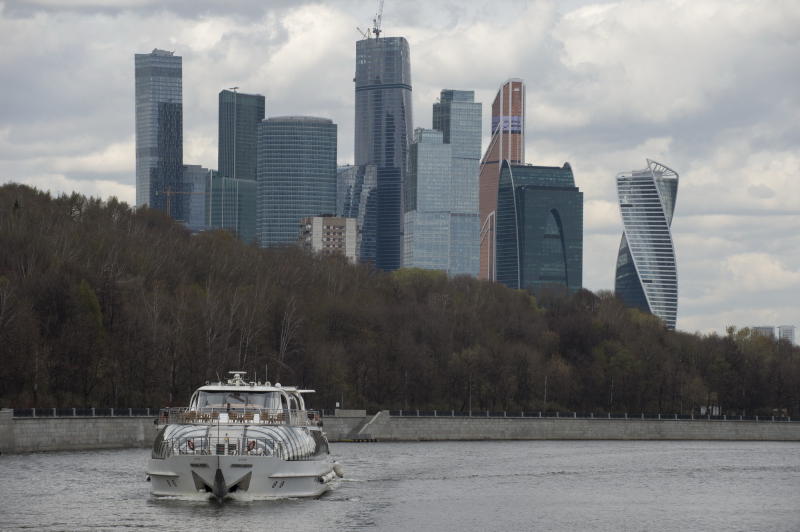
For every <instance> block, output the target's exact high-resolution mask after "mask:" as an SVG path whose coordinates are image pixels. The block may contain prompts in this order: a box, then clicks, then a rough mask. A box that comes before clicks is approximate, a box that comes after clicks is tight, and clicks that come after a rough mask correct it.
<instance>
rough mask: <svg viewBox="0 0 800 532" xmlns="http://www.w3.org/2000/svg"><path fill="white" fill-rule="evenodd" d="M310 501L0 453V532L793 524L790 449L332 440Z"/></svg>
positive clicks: (137, 460)
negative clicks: (198, 487)
mask: <svg viewBox="0 0 800 532" xmlns="http://www.w3.org/2000/svg"><path fill="white" fill-rule="evenodd" d="M331 451H332V453H333V454H334V455H335V456H336V457H337V459H338V460H339V461H340V462H341V463H342V464H343V465H344V467H345V474H346V477H345V479H344V480H343V481H340V482H339V483H338V485H337V486H336V487H335V489H334V490H332V491H331V492H330V493H328V494H327V495H325V496H323V497H322V498H320V499H318V500H306V499H300V500H283V501H251V502H248V501H235V500H234V501H228V502H226V503H225V504H223V505H219V504H217V503H216V502H213V501H206V500H200V501H187V500H175V499H166V500H165V499H155V498H153V497H151V496H150V495H149V491H148V489H149V483H147V482H146V481H145V475H144V468H145V463H146V460H147V457H148V455H149V451H147V450H145V449H129V450H118V451H96V452H81V453H47V454H28V455H4V456H0V478H1V479H2V482H1V483H0V529H2V530H18V529H35V530H106V529H124V528H135V529H148V528H158V529H161V530H203V529H205V530H245V529H254V530H261V529H265V528H271V529H276V530H287V531H288V530H301V531H302V530H308V531H311V530H417V531H419V530H453V531H455V530H590V529H591V530H607V531H612V530H742V531H745V530H747V531H751V530H778V531H780V530H784V531H797V530H800V443H777V442H776V443H759V442H739V443H736V442H609V441H600V442H586V441H583V442H562V441H558V442H554V441H545V442H542V441H537V442H533V441H531V442H512V441H510V442H437V443H432V442H422V443H361V444H359V443H347V444H345V443H339V444H332V445H331Z"/></svg>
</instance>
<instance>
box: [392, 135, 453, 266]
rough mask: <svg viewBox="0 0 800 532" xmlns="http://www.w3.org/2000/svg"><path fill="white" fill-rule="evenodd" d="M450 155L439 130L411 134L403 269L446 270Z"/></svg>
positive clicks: (449, 202)
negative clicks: (412, 140) (413, 136)
mask: <svg viewBox="0 0 800 532" xmlns="http://www.w3.org/2000/svg"><path fill="white" fill-rule="evenodd" d="M451 154H452V147H451V146H450V145H449V144H445V143H444V142H443V139H442V132H441V131H435V130H432V129H422V128H419V129H417V130H416V131H415V138H414V142H413V143H412V144H411V149H410V151H409V172H408V175H407V176H406V183H405V202H404V203H405V206H406V208H407V209H408V210H407V211H406V213H405V232H404V235H403V237H404V240H405V241H404V246H403V266H405V267H411V268H425V269H428V270H443V271H449V269H450V205H451V195H452V192H451V186H450V167H451Z"/></svg>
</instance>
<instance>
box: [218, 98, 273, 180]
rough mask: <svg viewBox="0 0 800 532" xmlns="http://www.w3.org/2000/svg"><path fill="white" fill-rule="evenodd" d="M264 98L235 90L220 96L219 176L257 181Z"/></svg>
mask: <svg viewBox="0 0 800 532" xmlns="http://www.w3.org/2000/svg"><path fill="white" fill-rule="evenodd" d="M264 107H265V103H264V97H263V96H262V95H260V94H245V93H242V92H237V91H235V90H223V91H221V92H220V93H219V146H218V153H217V157H218V166H219V171H220V173H221V174H222V175H224V176H227V177H232V178H234V179H248V180H251V181H255V179H256V162H257V161H256V159H257V155H256V145H257V144H258V124H259V123H260V122H261V121H262V120H264Z"/></svg>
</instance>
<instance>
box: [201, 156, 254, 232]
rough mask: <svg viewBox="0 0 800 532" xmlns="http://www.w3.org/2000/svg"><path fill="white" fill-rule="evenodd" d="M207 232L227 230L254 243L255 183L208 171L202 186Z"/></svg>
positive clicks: (250, 180)
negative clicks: (208, 177)
mask: <svg viewBox="0 0 800 532" xmlns="http://www.w3.org/2000/svg"><path fill="white" fill-rule="evenodd" d="M206 225H207V227H208V229H222V230H225V231H230V232H231V233H233V234H235V235H236V236H238V237H239V238H240V239H241V240H242V241H243V242H246V243H248V244H250V243H253V242H254V241H255V240H256V182H255V181H254V180H252V179H234V178H232V177H225V176H223V175H221V174H220V173H219V172H216V171H211V172H210V179H207V183H206Z"/></svg>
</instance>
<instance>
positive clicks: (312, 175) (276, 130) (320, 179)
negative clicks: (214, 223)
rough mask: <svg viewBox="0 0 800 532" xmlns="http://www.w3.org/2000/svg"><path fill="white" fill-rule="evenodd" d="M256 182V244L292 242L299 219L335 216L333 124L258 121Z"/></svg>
mask: <svg viewBox="0 0 800 532" xmlns="http://www.w3.org/2000/svg"><path fill="white" fill-rule="evenodd" d="M256 182H257V197H256V232H257V238H258V241H259V242H260V244H261V245H262V246H265V247H266V246H275V245H281V244H294V243H296V242H297V234H298V227H299V223H300V219H301V218H304V217H307V216H320V215H332V214H334V213H335V212H336V124H334V123H333V122H332V121H331V120H328V119H326V118H315V117H310V116H283V117H275V118H269V119H267V120H264V121H262V122H261V123H260V124H259V126H258V169H257V173H256Z"/></svg>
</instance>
